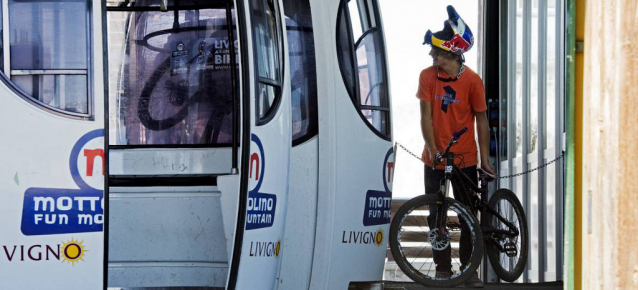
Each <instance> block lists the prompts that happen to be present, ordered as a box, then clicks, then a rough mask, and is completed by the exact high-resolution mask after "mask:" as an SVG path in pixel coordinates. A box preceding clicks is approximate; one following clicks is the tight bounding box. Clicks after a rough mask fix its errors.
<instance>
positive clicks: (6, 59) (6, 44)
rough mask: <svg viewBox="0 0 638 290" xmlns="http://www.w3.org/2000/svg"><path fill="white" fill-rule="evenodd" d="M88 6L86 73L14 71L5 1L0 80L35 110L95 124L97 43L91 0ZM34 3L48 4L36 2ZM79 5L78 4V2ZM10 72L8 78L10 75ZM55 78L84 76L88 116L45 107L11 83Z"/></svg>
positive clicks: (3, 6)
mask: <svg viewBox="0 0 638 290" xmlns="http://www.w3.org/2000/svg"><path fill="white" fill-rule="evenodd" d="M83 1H84V2H85V3H86V23H85V25H86V50H87V54H86V57H87V60H86V61H87V68H86V70H84V69H36V70H34V69H30V70H24V69H17V70H12V69H11V41H10V35H9V33H10V31H11V30H10V29H6V27H9V25H10V19H9V18H10V11H9V1H8V0H3V1H2V27H3V28H2V35H1V37H2V40H3V41H2V42H3V46H2V50H3V51H2V57H3V59H1V60H0V61H2V62H3V68H2V70H1V71H0V80H1V81H2V82H3V83H4V84H5V85H6V86H7V87H8V88H9V89H10V90H12V91H13V92H14V93H15V94H16V95H18V96H19V97H20V98H22V99H23V100H25V101H27V102H28V103H30V104H32V105H34V106H35V107H36V108H39V109H41V110H43V111H45V112H48V113H52V114H54V115H57V116H60V117H65V118H69V119H75V120H85V121H93V120H94V119H95V116H94V112H95V107H94V85H93V78H94V76H93V69H94V66H93V47H94V46H93V44H94V39H93V35H92V33H91V31H93V17H92V14H93V3H92V1H91V0H83ZM33 2H48V1H43V0H39V1H33ZM78 2H79V1H78ZM7 72H8V74H7ZM14 75H15V76H46V75H49V76H51V75H52V76H55V75H83V76H86V96H87V102H86V106H87V112H86V113H76V112H70V111H66V110H64V109H61V108H57V107H54V106H51V105H49V104H45V103H43V102H41V101H40V100H37V99H35V98H34V97H33V96H31V95H30V94H28V93H27V92H25V91H24V90H23V89H22V88H20V87H19V86H18V85H17V84H16V83H15V82H13V81H12V80H11V76H14Z"/></svg>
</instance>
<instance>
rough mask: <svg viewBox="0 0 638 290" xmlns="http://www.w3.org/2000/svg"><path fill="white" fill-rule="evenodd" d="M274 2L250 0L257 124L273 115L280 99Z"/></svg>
mask: <svg viewBox="0 0 638 290" xmlns="http://www.w3.org/2000/svg"><path fill="white" fill-rule="evenodd" d="M278 15H279V14H278V4H277V2H276V1H274V0H255V1H253V3H252V17H253V19H252V23H253V37H254V42H255V51H256V56H257V72H258V78H259V94H258V99H257V100H256V110H255V111H256V113H257V120H258V122H257V123H258V124H259V125H261V124H264V123H266V122H268V120H269V119H270V118H271V117H272V116H273V115H274V112H275V111H276V110H275V109H274V108H276V107H277V104H278V103H279V99H280V98H281V91H282V89H281V79H282V76H281V65H280V61H281V59H282V56H281V50H282V47H281V46H282V45H281V37H280V35H279V31H280V29H279V23H278Z"/></svg>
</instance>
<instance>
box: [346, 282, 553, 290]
mask: <svg viewBox="0 0 638 290" xmlns="http://www.w3.org/2000/svg"><path fill="white" fill-rule="evenodd" d="M447 289H483V290H506V289H507V290H509V289H513V290H562V289H563V282H562V281H557V282H543V283H485V286H484V287H483V288H466V287H463V286H462V285H461V286H457V287H452V288H432V287H425V286H423V285H419V284H417V283H414V282H395V281H380V282H368V283H351V284H350V287H348V290H447Z"/></svg>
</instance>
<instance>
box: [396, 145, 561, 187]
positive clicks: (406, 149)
mask: <svg viewBox="0 0 638 290" xmlns="http://www.w3.org/2000/svg"><path fill="white" fill-rule="evenodd" d="M395 144H396V145H397V146H399V147H401V149H403V150H405V151H406V152H408V153H409V154H410V155H412V156H414V158H416V159H419V161H421V162H422V163H425V162H424V161H423V160H422V159H421V157H419V156H417V155H416V154H414V153H412V151H410V150H408V148H405V147H404V146H403V145H401V143H399V142H395ZM563 157H565V151H562V152H561V154H560V156H558V157H556V158H554V159H553V160H551V161H548V162H547V163H545V164H543V165H541V166H538V167H536V168H533V169H529V170H527V171H523V172H521V173H516V174H512V175H506V176H499V177H497V178H496V179H506V178H512V177H518V176H523V175H525V174H530V173H532V172H534V171H536V170H539V169H543V168H545V167H547V166H549V165H550V164H552V163H554V162H556V161H558V160H560V159H561V158H563Z"/></svg>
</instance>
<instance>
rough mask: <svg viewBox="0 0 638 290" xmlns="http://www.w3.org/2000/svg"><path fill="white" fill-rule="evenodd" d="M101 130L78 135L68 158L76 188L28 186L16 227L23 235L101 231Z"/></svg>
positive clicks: (102, 204) (102, 171) (102, 205)
mask: <svg viewBox="0 0 638 290" xmlns="http://www.w3.org/2000/svg"><path fill="white" fill-rule="evenodd" d="M103 145H104V130H103V129H100V130H94V131H91V132H89V133H87V134H85V135H84V136H82V137H81V138H80V139H79V140H78V141H77V142H76V144H75V146H73V149H72V150H71V156H70V158H69V159H70V160H69V167H70V168H69V169H70V171H71V177H72V178H73V180H74V181H75V183H76V185H77V186H78V189H62V188H38V187H31V188H28V189H27V190H26V191H25V193H24V202H23V208H22V223H21V227H20V229H21V230H22V233H23V234H24V235H27V236H32V235H52V234H69V233H83V232H99V231H102V228H103V224H104V213H103V212H104V199H103V196H104V192H103V188H104V162H105V160H104V149H103Z"/></svg>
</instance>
